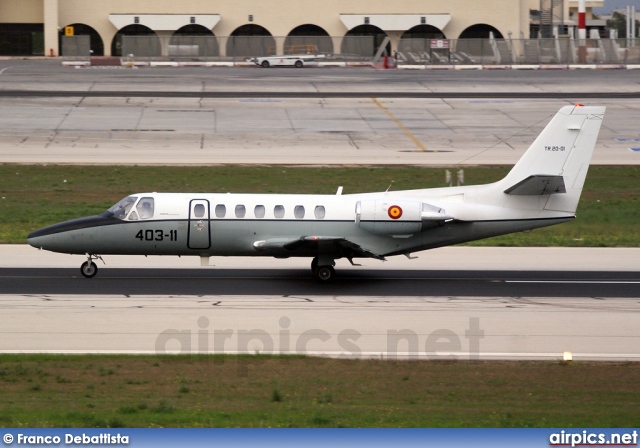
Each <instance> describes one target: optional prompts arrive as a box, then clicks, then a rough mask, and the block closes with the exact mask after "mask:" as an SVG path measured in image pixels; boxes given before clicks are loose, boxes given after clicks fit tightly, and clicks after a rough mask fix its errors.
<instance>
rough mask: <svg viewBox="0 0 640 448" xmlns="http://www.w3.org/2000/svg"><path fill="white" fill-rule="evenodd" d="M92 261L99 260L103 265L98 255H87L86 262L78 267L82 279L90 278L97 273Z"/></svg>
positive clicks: (96, 267)
mask: <svg viewBox="0 0 640 448" xmlns="http://www.w3.org/2000/svg"><path fill="white" fill-rule="evenodd" d="M93 260H101V261H102V262H103V263H104V260H103V259H102V257H101V256H100V255H93V254H87V261H85V262H84V263H82V264H81V265H80V273H81V274H82V276H83V277H86V278H92V277H95V275H96V274H97V273H98V266H96V264H95V263H94V262H93Z"/></svg>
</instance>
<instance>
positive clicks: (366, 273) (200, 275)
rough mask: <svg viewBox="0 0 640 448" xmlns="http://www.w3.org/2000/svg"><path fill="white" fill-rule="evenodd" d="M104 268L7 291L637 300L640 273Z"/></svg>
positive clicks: (35, 274)
mask: <svg viewBox="0 0 640 448" xmlns="http://www.w3.org/2000/svg"><path fill="white" fill-rule="evenodd" d="M99 269H100V270H99V273H98V275H97V276H96V277H94V278H92V279H85V278H84V277H82V276H81V275H80V272H79V269H55V268H52V269H42V268H36V269H24V268H16V269H11V268H2V269H0V278H1V279H2V293H3V294H82V295H87V296H91V295H96V294H121V295H144V294H151V295H157V294H168V295H180V294H187V295H210V294H223V295H239V296H252V295H283V296H287V295H304V294H321V295H347V296H349V295H357V296H360V295H377V296H388V297H390V298H392V297H398V296H420V297H431V296H474V297H520V296H526V297H627V298H637V297H638V295H639V294H638V290H639V289H640V273H639V272H571V271H552V272H544V271H543V272H539V271H538V272H532V271H490V270H487V271H438V272H433V271H416V270H411V271H407V270H393V271H381V270H366V269H363V270H349V271H348V272H343V273H342V274H341V273H340V271H339V270H338V277H337V279H336V281H335V282H334V283H332V284H329V285H320V284H317V283H316V282H315V281H314V280H313V279H312V278H311V274H310V271H309V270H306V269H295V270H294V269H260V270H255V269H180V270H177V269H120V268H116V269H108V268H99ZM391 300H392V299H391Z"/></svg>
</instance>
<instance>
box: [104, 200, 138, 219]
mask: <svg viewBox="0 0 640 448" xmlns="http://www.w3.org/2000/svg"><path fill="white" fill-rule="evenodd" d="M137 199H138V198H137V197H136V196H129V197H126V198H124V199H122V200H121V201H120V202H118V203H117V204H116V205H114V206H113V207H111V208H110V209H109V210H107V211H109V212H111V213H113V216H115V217H116V218H118V219H124V218H126V216H127V214H129V212H130V211H131V207H133V204H135V202H136V200H137Z"/></svg>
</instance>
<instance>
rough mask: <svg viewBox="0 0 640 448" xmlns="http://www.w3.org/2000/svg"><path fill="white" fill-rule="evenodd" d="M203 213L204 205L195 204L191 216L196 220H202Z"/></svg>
mask: <svg viewBox="0 0 640 448" xmlns="http://www.w3.org/2000/svg"><path fill="white" fill-rule="evenodd" d="M205 211H206V209H205V207H204V204H196V205H195V207H193V216H195V217H196V218H203V217H204V213H205Z"/></svg>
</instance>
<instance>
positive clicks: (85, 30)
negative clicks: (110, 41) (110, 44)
mask: <svg viewBox="0 0 640 448" xmlns="http://www.w3.org/2000/svg"><path fill="white" fill-rule="evenodd" d="M67 26H71V27H73V35H74V36H89V45H90V53H89V54H90V55H91V56H104V42H103V41H102V37H101V36H100V33H98V32H97V31H96V30H95V28H93V27H92V26H89V25H86V24H84V23H72V24H70V25H66V26H64V27H62V28H60V32H59V33H58V35H59V37H60V39H62V36H64V29H65V28H66V27H67ZM59 45H60V46H59V48H60V55H61V56H67V55H65V54H64V53H63V48H62V43H61V42H59ZM70 56H78V55H70ZM87 56H88V55H87Z"/></svg>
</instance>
